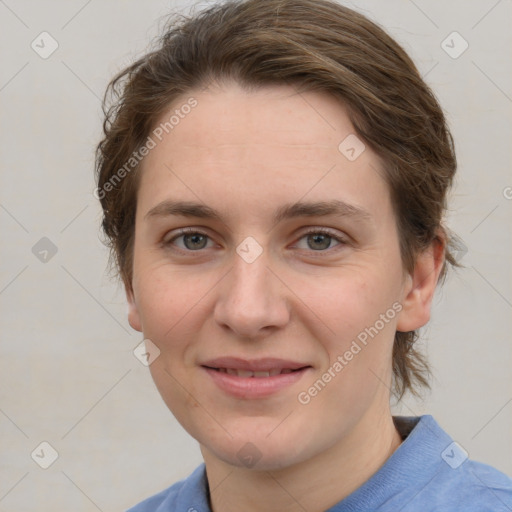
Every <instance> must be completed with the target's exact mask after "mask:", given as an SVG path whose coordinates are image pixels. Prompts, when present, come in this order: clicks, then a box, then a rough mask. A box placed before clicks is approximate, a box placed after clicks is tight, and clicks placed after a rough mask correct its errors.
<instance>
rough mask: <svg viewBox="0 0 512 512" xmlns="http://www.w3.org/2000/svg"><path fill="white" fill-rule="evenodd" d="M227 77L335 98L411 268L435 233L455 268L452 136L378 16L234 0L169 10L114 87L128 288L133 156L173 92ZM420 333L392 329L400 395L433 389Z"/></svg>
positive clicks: (111, 139) (109, 200)
mask: <svg viewBox="0 0 512 512" xmlns="http://www.w3.org/2000/svg"><path fill="white" fill-rule="evenodd" d="M225 79H232V80H235V81H236V82H237V83H239V84H240V85H241V86H243V87H246V88H247V89H254V88H257V87H259V86H265V85H277V84H283V85H292V86H294V87H295V88H297V90H300V91H319V92H325V93H327V94H330V95H332V96H334V97H336V98H338V99H339V100H340V101H341V102H343V104H344V105H345V106H346V107H347V109H348V112H349V116H350V119H351V121H352V123H353V125H354V128H355V130H356V133H357V134H358V136H359V137H361V139H363V140H364V142H365V144H368V146H370V147H371V148H372V149H373V150H374V151H375V152H376V153H377V154H378V155H379V157H380V158H381V160H382V162H383V164H384V170H385V179H386V180H387V183H388V185H389V190H390V194H391V200H392V203H393V208H394V213H395V216H396V220H397V227H398V233H399V241H400V251H401V257H402V262H403V267H404V269H405V270H406V271H412V269H413V268H414V262H415V257H416V255H417V254H418V253H419V252H421V251H422V250H423V249H425V248H427V247H428V246H429V244H431V243H432V242H434V241H436V240H439V239H442V240H443V241H444V242H445V261H444V263H443V267H442V270H441V279H440V280H441V281H442V280H444V277H445V272H446V264H447V263H449V264H452V265H455V266H457V265H458V264H457V262H456V260H455V258H454V255H453V252H451V250H450V247H451V246H452V244H453V243H454V240H455V238H454V236H453V235H451V234H449V232H448V230H447V229H446V228H445V227H443V224H442V218H443V215H444V211H445V209H446V194H447V191H448V189H449V188H450V186H451V185H452V180H453V177H454V174H455V169H456V158H455V152H454V146H453V140H452V137H451V134H450V132H449V129H448V127H447V124H446V120H445V117H444V114H443V111H442V109H441V107H440V106H439V104H438V102H437V100H436V98H435V96H434V94H433V93H432V91H431V90H430V88H429V87H428V86H427V85H426V84H425V82H424V81H423V79H422V78H421V76H420V74H419V72H418V70H417V69H416V67H415V65H414V63H413V62H412V61H411V59H410V58H409V56H408V55H407V54H406V52H405V51H404V50H403V49H402V48H401V47H400V45H399V44H397V43H396V41H394V40H393V39H392V38H391V37H390V36H389V35H388V34H387V33H386V32H385V31H384V30H383V29H381V28H380V27H379V26H378V25H376V24H375V23H374V22H372V21H370V20H369V19H367V18H366V17H364V16H363V15H361V14H359V13H357V12H355V11H353V10H351V9H349V8H347V7H344V6H342V5H340V4H338V3H336V2H335V1H331V0H242V1H236V0H235V1H233V0H231V1H226V2H223V3H218V4H216V5H213V6H212V7H210V8H208V9H207V10H204V11H202V12H200V13H198V14H195V15H193V16H189V17H184V16H181V17H179V18H178V19H176V18H172V19H171V22H170V23H169V25H168V27H167V28H166V31H165V33H164V35H163V36H162V37H161V38H160V39H159V41H158V46H157V47H156V48H155V49H154V50H152V51H151V52H149V53H148V54H147V55H145V56H144V57H142V58H140V59H139V60H137V61H136V62H135V63H134V64H132V65H131V66H129V67H128V68H126V69H125V70H123V71H122V72H121V73H119V74H118V75H117V76H116V77H115V78H114V79H113V80H112V81H111V82H110V84H109V86H108V88H107V92H106V94H105V101H104V113H105V121H104V134H105V136H104V138H103V140H102V141H101V142H100V143H99V145H98V148H97V159H96V172H97V185H98V188H97V194H98V197H99V198H100V200H101V205H102V207H103V212H104V216H103V230H104V232H105V234H106V236H107V239H108V241H107V243H108V244H109V246H110V248H111V256H112V260H111V261H113V262H115V264H116V268H117V270H118V271H119V273H120V275H121V277H122V279H123V281H124V284H125V286H127V287H128V289H131V281H132V259H133V240H134V224H135V212H136V206H137V188H138V174H139V173H138V172H137V170H138V168H139V167H140V166H139V165H136V163H137V162H135V163H134V165H133V171H132V170H131V169H130V168H126V162H127V161H129V160H130V158H133V155H134V152H136V151H137V148H139V147H141V146H142V145H144V144H145V142H146V140H147V137H148V136H149V134H150V132H151V130H152V129H153V128H154V126H155V123H156V122H157V119H159V118H160V116H161V115H163V114H164V113H165V112H166V110H167V109H168V108H169V106H170V104H171V103H172V102H173V100H175V99H176V98H178V96H181V95H183V94H186V93H189V92H190V91H193V90H197V89H199V88H204V87H207V86H208V85H209V84H211V83H212V82H213V81H220V82H222V81H223V80H225ZM123 166H124V167H123ZM122 169H124V172H120V171H121V170H122ZM120 175H122V176H121V177H122V179H119V178H120ZM115 178H118V179H115ZM417 338H418V334H417V332H416V331H410V332H396V334H395V340H394V347H393V375H394V392H395V394H396V395H397V396H398V397H399V398H401V397H402V396H403V394H404V392H405V391H406V390H411V391H412V392H414V393H417V385H418V384H419V385H420V386H428V374H429V368H428V365H427V362H426V360H425V358H424V357H423V356H422V355H421V353H420V352H418V351H417V350H416V347H415V346H414V342H415V341H416V339H417Z"/></svg>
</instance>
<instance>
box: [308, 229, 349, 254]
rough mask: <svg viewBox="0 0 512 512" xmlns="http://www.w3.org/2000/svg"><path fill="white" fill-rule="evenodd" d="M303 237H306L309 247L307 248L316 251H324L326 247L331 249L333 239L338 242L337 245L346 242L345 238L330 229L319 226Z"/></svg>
mask: <svg viewBox="0 0 512 512" xmlns="http://www.w3.org/2000/svg"><path fill="white" fill-rule="evenodd" d="M302 239H305V240H306V243H307V247H306V248H305V249H306V250H311V251H315V252H322V251H325V250H326V249H331V248H332V246H331V243H332V242H333V241H334V242H336V245H341V244H346V241H345V240H343V238H341V237H339V236H337V235H334V234H333V233H331V232H330V231H327V230H325V229H319V228H316V229H314V230H311V231H308V232H307V233H305V234H304V235H303V236H302V237H301V238H300V240H302ZM336 245H335V246H336ZM303 249H304V248H303Z"/></svg>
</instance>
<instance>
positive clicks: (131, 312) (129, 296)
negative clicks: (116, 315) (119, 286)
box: [124, 284, 142, 332]
mask: <svg viewBox="0 0 512 512" xmlns="http://www.w3.org/2000/svg"><path fill="white" fill-rule="evenodd" d="M124 290H125V293H126V301H127V302H128V323H129V324H130V326H131V327H132V329H135V330H136V331H139V332H142V322H141V321H140V315H139V309H138V307H137V303H136V301H135V295H134V293H133V287H132V286H131V284H125V287H124Z"/></svg>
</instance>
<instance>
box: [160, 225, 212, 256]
mask: <svg viewBox="0 0 512 512" xmlns="http://www.w3.org/2000/svg"><path fill="white" fill-rule="evenodd" d="M209 238H210V237H209V236H208V235H207V234H206V233H203V232H202V231H198V230H197V229H194V228H183V229H180V230H179V231H178V232H177V233H175V234H174V236H172V237H171V238H169V239H167V238H165V239H164V240H163V242H162V244H163V245H164V246H176V247H177V248H178V249H181V250H182V251H199V250H201V249H206V248H207V244H208V240H209ZM180 239H181V242H182V243H181V244H179V243H176V241H178V240H180ZM210 247H211V246H210Z"/></svg>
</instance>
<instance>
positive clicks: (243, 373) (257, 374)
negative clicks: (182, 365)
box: [205, 366, 302, 378]
mask: <svg viewBox="0 0 512 512" xmlns="http://www.w3.org/2000/svg"><path fill="white" fill-rule="evenodd" d="M205 368H209V369H210V370H215V371H217V372H220V373H227V374H229V375H236V376H237V377H244V378H249V377H250V378H253V377H254V378H264V377H275V376H276V375H284V374H287V373H293V372H298V371H300V370H301V369H302V368H298V369H297V370H292V369H291V368H272V369H270V370H268V371H251V370H240V369H237V368H211V367H208V366H205Z"/></svg>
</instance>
